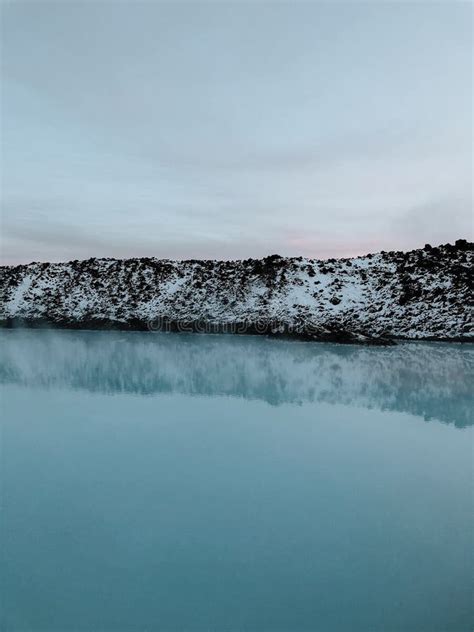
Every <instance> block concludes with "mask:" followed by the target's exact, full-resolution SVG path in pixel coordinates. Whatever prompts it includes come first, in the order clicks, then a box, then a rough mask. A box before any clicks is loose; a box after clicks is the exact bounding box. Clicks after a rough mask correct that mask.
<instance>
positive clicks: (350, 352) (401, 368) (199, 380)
mask: <svg viewBox="0 0 474 632" xmlns="http://www.w3.org/2000/svg"><path fill="white" fill-rule="evenodd" d="M0 336H1V341H2V350H3V354H2V355H3V359H2V361H1V363H0V383H3V384H23V385H28V386H38V387H43V388H44V387H51V388H65V389H81V390H84V389H85V390H87V391H90V392H98V393H109V394H111V395H112V394H116V393H132V394H137V395H152V394H158V393H181V394H186V395H191V396H229V397H243V398H245V399H258V400H263V401H265V402H267V403H269V404H271V405H275V406H278V405H281V404H302V403H305V402H314V401H317V402H325V403H331V404H343V405H351V406H359V407H364V408H370V409H371V408H374V409H379V410H390V411H399V412H407V413H410V414H412V415H416V416H419V417H422V418H424V419H425V420H430V419H436V420H439V421H443V422H447V423H454V424H455V425H456V426H458V427H465V426H468V425H472V423H473V420H472V415H471V410H472V404H473V402H472V396H471V384H472V382H473V381H474V350H473V349H472V348H471V347H470V346H466V345H465V346H463V345H455V344H439V343H436V344H433V343H416V344H414V343H412V344H402V345H399V346H397V347H394V348H372V347H370V348H369V347H357V346H345V345H344V346H343V345H330V344H314V343H300V342H293V341H292V342H288V341H277V340H269V339H265V338H260V337H251V336H199V335H173V334H170V335H166V334H152V333H138V332H86V331H81V332H71V331H60V332H53V331H46V330H42V331H28V330H5V331H2V332H1V333H0Z"/></svg>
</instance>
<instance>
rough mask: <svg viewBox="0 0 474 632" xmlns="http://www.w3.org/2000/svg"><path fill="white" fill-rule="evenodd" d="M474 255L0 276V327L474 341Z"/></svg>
mask: <svg viewBox="0 0 474 632" xmlns="http://www.w3.org/2000/svg"><path fill="white" fill-rule="evenodd" d="M473 260H474V244H472V243H469V242H467V241H466V240H461V239H460V240H458V241H456V243H455V244H454V245H451V244H445V245H441V246H438V247H431V246H430V245H428V244H427V245H426V246H425V247H424V248H422V249H418V250H412V251H410V252H405V253H404V252H393V251H392V252H381V253H378V254H374V255H372V254H369V255H366V256H364V257H356V258H353V259H339V260H335V259H328V260H325V261H321V260H316V259H305V258H302V257H280V256H279V255H272V256H269V257H265V258H263V259H246V260H238V261H211V260H202V261H198V260H189V261H171V260H167V259H165V260H159V259H155V258H148V257H146V258H140V259H124V260H117V259H88V260H86V261H69V262H67V263H36V262H35V263H30V264H28V265H19V266H4V267H2V268H0V324H2V325H3V326H12V325H15V324H18V323H21V324H23V325H27V326H35V325H42V324H48V325H55V326H61V327H74V328H103V327H113V328H122V329H147V328H151V329H169V330H172V331H209V332H235V333H261V334H270V335H278V336H290V337H299V338H306V339H314V340H335V341H339V342H363V343H369V342H384V341H385V342H387V341H390V340H392V339H394V338H404V339H431V340H469V339H473V337H474V330H473V324H472V319H471V312H470V301H471V292H472V274H471V272H472V264H473Z"/></svg>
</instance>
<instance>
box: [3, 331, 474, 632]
mask: <svg viewBox="0 0 474 632" xmlns="http://www.w3.org/2000/svg"><path fill="white" fill-rule="evenodd" d="M0 343H1V351H2V361H1V364H0V382H1V383H2V398H1V405H2V421H1V433H2V434H1V471H0V473H1V532H0V536H1V570H0V573H1V575H0V578H1V586H0V587H1V606H2V607H1V625H0V629H1V630H2V631H7V630H8V631H10V630H31V631H37V630H42V631H48V632H50V631H51V632H53V631H66V630H75V631H76V630H77V631H79V630H81V631H87V632H89V631H91V632H96V631H97V632H98V631H103V630H110V631H114V632H115V631H120V630H129V631H145V630H148V631H154V630H168V631H171V630H172V631H174V630H176V631H178V630H179V631H184V630H207V631H210V630H212V631H214V630H215V631H219V632H221V631H240V632H242V631H247V630H248V631H263V630H265V631H277V630H288V631H291V632H297V631H299V630H306V631H309V630H311V631H313V630H314V631H319V630H320V631H322V632H331V631H337V630H341V631H342V630H348V631H349V630H351V631H352V630H360V631H363V632H368V631H371V630H373V631H376V632H379V631H385V630H387V631H388V630H393V631H397V632H399V631H409V630H413V631H417V632H418V631H422V630H423V631H424V630H426V631H428V630H429V631H433V630H440V631H441V630H442V631H443V632H450V631H466V632H468V631H470V630H471V629H472V623H473V620H472V610H471V595H472V593H471V591H472V570H473V556H472V550H473V547H472V545H473V540H472V528H473V515H472V504H471V492H472V460H471V459H472V456H471V454H472V453H471V450H472V416H471V411H472V408H471V407H472V398H471V392H472V391H471V389H472V386H471V385H472V378H473V350H472V347H467V346H464V347H463V346H460V345H441V344H411V345H406V344H405V345H400V346H398V347H395V348H384V349H375V348H374V349H368V348H362V347H354V346H351V347H344V346H338V345H318V344H310V343H299V342H278V341H275V340H267V339H263V338H254V337H242V338H240V337H226V336H198V335H194V336H193V335H191V336H184V335H183V336H179V335H163V334H162V335H158V334H144V333H117V332H107V333H93V332H65V331H64V332H58V333H54V334H53V333H51V332H46V331H2V332H1V333H0Z"/></svg>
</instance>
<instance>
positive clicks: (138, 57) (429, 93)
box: [0, 0, 473, 264]
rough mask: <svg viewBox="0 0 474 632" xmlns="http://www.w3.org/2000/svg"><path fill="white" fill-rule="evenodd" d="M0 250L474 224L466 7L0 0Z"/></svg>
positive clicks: (16, 259)
mask: <svg viewBox="0 0 474 632" xmlns="http://www.w3.org/2000/svg"><path fill="white" fill-rule="evenodd" d="M1 13H2V15H1V18H2V19H1V29H2V45H1V64H2V66H1V88H2V90H1V110H0V121H1V133H2V141H1V176H2V178H1V191H0V193H1V195H0V201H1V240H0V245H1V248H0V254H1V260H2V263H4V264H17V263H27V262H30V261H62V260H70V259H85V258H89V257H93V256H99V257H139V256H155V257H158V258H174V259H189V258H208V259H240V258H247V257H261V256H265V255H269V254H274V253H278V254H280V255H296V256H297V255H303V256H309V257H317V258H325V257H340V256H341V257H342V256H352V255H358V254H365V253H367V252H375V251H379V250H403V249H411V248H416V247H420V246H423V245H424V244H425V243H431V244H432V245H435V244H439V243H446V242H448V241H451V242H452V241H454V240H455V239H458V238H472V228H473V227H472V192H473V189H472V140H473V137H472V39H473V37H472V6H471V4H470V3H468V2H466V3H460V2H450V1H449V0H447V1H446V2H423V3H411V2H390V3H389V2H377V3H376V2H371V3H360V2H350V3H343V2H298V1H297V0H295V1H292V2H291V3H285V2H268V1H267V2H256V1H244V0H242V1H241V2H237V3H232V2H181V1H175V2H169V3H167V2H158V1H156V2H153V1H148V2H140V1H133V0H130V1H117V2H113V1H110V0H103V1H91V0H83V1H81V2H75V1H72V2H70V1H67V0H64V1H63V2H58V3H54V2H43V1H37V2H33V1H30V2H20V1H18V2H17V1H4V2H2V5H1Z"/></svg>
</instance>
